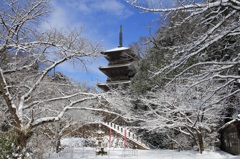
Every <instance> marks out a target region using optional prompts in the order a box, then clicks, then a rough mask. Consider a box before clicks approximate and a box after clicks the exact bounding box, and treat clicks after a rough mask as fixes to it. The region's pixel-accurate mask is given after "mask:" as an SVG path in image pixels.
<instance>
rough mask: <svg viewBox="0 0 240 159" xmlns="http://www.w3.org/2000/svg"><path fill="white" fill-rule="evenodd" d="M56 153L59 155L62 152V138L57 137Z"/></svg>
mask: <svg viewBox="0 0 240 159" xmlns="http://www.w3.org/2000/svg"><path fill="white" fill-rule="evenodd" d="M56 140H57V141H56V153H59V152H60V151H61V150H60V146H61V137H59V136H58V137H57V139H56Z"/></svg>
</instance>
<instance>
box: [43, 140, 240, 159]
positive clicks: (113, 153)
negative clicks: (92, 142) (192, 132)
mask: <svg viewBox="0 0 240 159" xmlns="http://www.w3.org/2000/svg"><path fill="white" fill-rule="evenodd" d="M71 141H72V142H71ZM77 141H79V142H81V141H82V140H81V139H79V140H77V139H70V140H68V141H67V140H64V142H63V143H64V144H66V145H68V144H69V145H70V146H69V147H66V148H65V149H64V151H62V152H61V153H59V154H53V153H52V154H46V157H45V158H46V159H240V156H233V155H230V154H228V153H225V152H223V151H205V152H204V153H203V154H199V153H198V152H196V151H180V152H178V151H176V150H133V149H122V148H111V149H107V148H106V149H105V151H107V153H108V155H103V156H101V155H96V149H95V148H90V147H81V146H80V145H81V144H80V143H78V144H77ZM75 146H77V147H75Z"/></svg>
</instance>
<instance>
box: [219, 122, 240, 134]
mask: <svg viewBox="0 0 240 159" xmlns="http://www.w3.org/2000/svg"><path fill="white" fill-rule="evenodd" d="M235 122H240V119H234V120H231V121H229V122H227V123H225V124H224V125H223V126H222V127H220V128H219V129H218V132H221V131H222V130H223V129H225V128H226V127H228V126H229V125H231V124H232V123H235Z"/></svg>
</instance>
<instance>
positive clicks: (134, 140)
mask: <svg viewBox="0 0 240 159" xmlns="http://www.w3.org/2000/svg"><path fill="white" fill-rule="evenodd" d="M101 124H102V125H104V126H106V127H108V128H109V129H112V131H114V132H115V133H117V134H119V135H121V136H122V137H124V136H125V134H126V139H127V141H128V142H130V143H131V144H132V145H134V146H136V147H137V148H138V149H143V150H149V149H150V147H149V146H148V144H146V143H144V142H143V141H142V140H141V139H140V137H139V136H137V135H136V134H134V133H132V132H131V131H130V130H129V129H128V128H127V127H122V126H120V125H117V124H114V123H111V122H107V123H106V122H101Z"/></svg>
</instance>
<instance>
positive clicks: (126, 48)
mask: <svg viewBox="0 0 240 159" xmlns="http://www.w3.org/2000/svg"><path fill="white" fill-rule="evenodd" d="M124 50H129V47H116V48H113V49H110V50H106V51H103V52H101V53H102V54H104V53H110V52H118V51H124Z"/></svg>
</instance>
